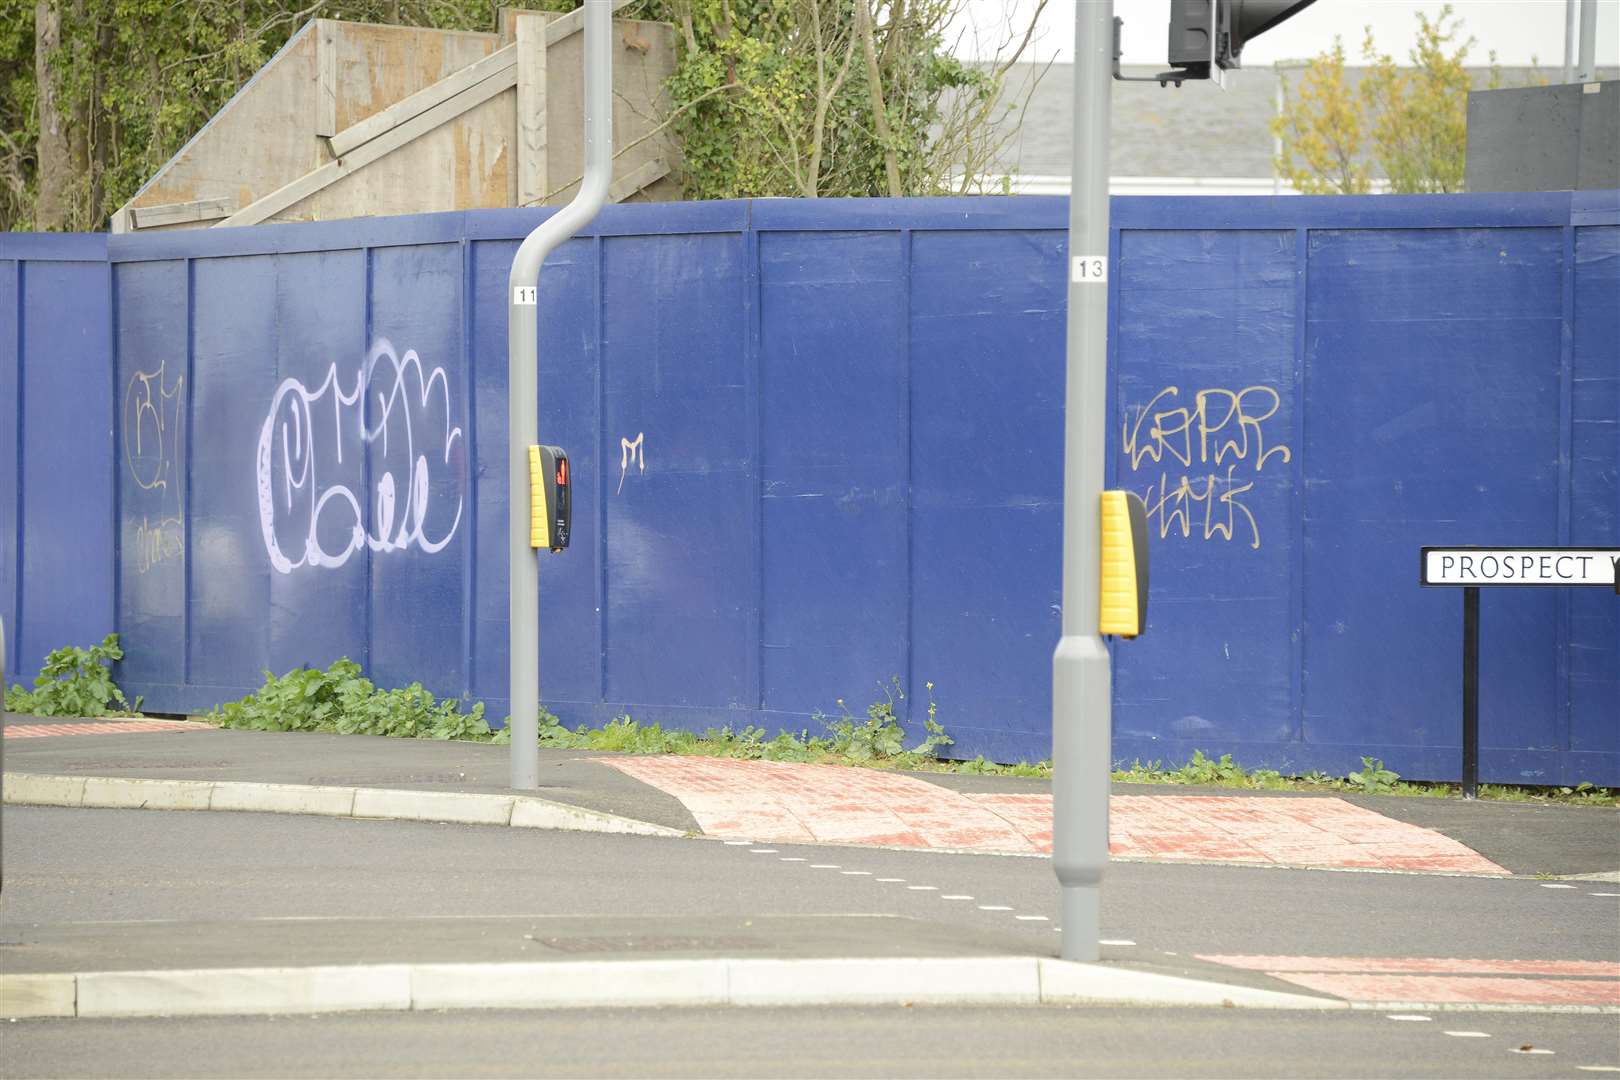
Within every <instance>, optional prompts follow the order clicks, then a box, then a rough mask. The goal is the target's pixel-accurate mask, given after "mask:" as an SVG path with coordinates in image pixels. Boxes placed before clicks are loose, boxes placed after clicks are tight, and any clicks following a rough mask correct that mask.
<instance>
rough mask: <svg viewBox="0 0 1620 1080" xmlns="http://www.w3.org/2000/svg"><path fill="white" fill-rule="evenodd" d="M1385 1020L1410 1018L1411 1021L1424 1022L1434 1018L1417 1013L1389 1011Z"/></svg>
mask: <svg viewBox="0 0 1620 1080" xmlns="http://www.w3.org/2000/svg"><path fill="white" fill-rule="evenodd" d="M1384 1019H1385V1020H1410V1021H1412V1022H1413V1023H1418V1024H1426V1023H1429V1022H1431V1021H1433V1020H1434V1017H1432V1016H1421V1015H1419V1014H1418V1013H1390V1014H1389V1015H1388V1016H1386V1017H1384Z"/></svg>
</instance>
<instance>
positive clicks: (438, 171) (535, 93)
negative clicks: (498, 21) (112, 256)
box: [113, 12, 679, 232]
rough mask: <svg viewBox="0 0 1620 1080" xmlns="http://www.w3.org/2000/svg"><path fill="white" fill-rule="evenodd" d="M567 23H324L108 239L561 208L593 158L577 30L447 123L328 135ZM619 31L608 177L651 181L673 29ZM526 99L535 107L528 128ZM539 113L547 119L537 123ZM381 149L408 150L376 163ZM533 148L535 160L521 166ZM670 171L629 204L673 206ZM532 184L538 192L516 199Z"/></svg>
mask: <svg viewBox="0 0 1620 1080" xmlns="http://www.w3.org/2000/svg"><path fill="white" fill-rule="evenodd" d="M562 18H563V17H562V16H558V15H556V14H554V13H547V12H523V13H516V12H513V13H508V14H507V17H506V18H503V20H502V30H501V32H500V33H489V34H485V33H461V32H453V31H445V30H431V29H421V28H415V27H403V26H377V25H372V24H365V23H348V22H338V21H334V20H328V19H317V20H314V21H312V22H310V23H309V24H308V25H306V26H305V27H304V28H303V29H302V30H300V31H299V32H298V33H297V34H295V35H294V36H293V37H292V39H291V40H289V41H288V43H287V45H286V46H285V47H284V48H283V49H282V50H281V51H280V52H279V53H278V54H277V55H276V56H275V57H274V58H273V59H271V60H270V62H269V63H267V64H266V65H265V66H264V68H262V69H261V70H260V71H259V73H258V74H257V75H255V76H254V78H253V79H252V80H251V81H250V82H249V83H248V84H247V85H246V86H245V87H243V88H242V90H241V91H240V92H239V93H238V94H237V95H236V96H235V97H234V98H232V99H231V100H230V101H229V102H228V103H226V105H225V107H224V108H223V109H221V110H220V111H219V112H218V113H217V114H216V115H215V116H214V117H213V119H212V120H210V121H209V122H208V124H207V125H206V126H205V127H204V128H203V129H202V130H201V131H200V132H198V133H197V135H196V136H195V137H194V138H193V139H192V140H191V141H190V142H189V143H187V145H186V146H185V147H184V148H182V149H181V151H180V152H179V153H178V154H176V155H175V156H174V158H173V159H171V160H170V161H169V162H168V163H167V164H166V165H164V166H163V168H162V169H160V170H159V171H158V173H157V175H156V176H154V177H153V178H152V179H151V181H149V182H148V184H147V185H146V186H145V187H144V188H142V189H141V191H140V192H139V193H137V194H136V196H135V197H134V198H133V199H131V200H130V201H129V203H128V204H126V205H125V206H124V207H123V208H121V209H120V210H119V212H118V214H117V215H116V216H115V217H114V221H113V231H115V232H128V231H135V230H139V231H143V232H144V231H153V230H162V229H186V228H199V227H208V226H211V225H216V224H220V223H225V224H239V223H241V224H250V223H251V224H256V223H258V222H259V221H330V220H336V219H341V218H350V217H364V216H382V215H397V214H407V213H424V212H434V211H447V210H469V209H495V208H502V207H511V206H518V205H546V204H552V205H555V204H559V203H562V202H566V201H567V199H568V198H569V197H570V196H571V194H572V191H573V189H574V187H575V186H576V185H577V180H578V177H579V175H580V172H581V167H582V161H583V157H582V154H583V145H582V140H583V131H582V117H583V106H582V71H581V62H582V52H583V42H584V36H583V34H581V33H578V32H575V33H572V34H569V35H568V36H565V37H562V38H561V39H560V40H558V41H556V42H554V43H553V44H551V45H550V47H549V48H545V49H543V55H541V56H539V58H538V60H536V59H535V53H534V52H533V51H529V52H528V53H527V54H526V55H525V56H524V57H523V62H522V63H519V64H517V65H515V67H516V70H515V71H512V70H509V71H507V72H506V73H505V76H504V88H503V89H500V90H499V92H497V93H494V94H493V96H489V97H488V98H487V100H483V101H482V102H481V103H477V104H474V105H473V106H472V107H471V108H469V109H467V110H466V111H462V112H460V113H459V114H458V115H454V116H453V117H451V118H449V119H446V120H444V121H443V122H442V123H436V124H429V123H426V122H425V121H417V122H415V123H416V125H417V126H418V127H426V128H427V130H424V131H420V132H419V133H408V132H402V131H400V129H397V128H396V129H395V130H394V132H393V133H389V134H382V135H379V136H377V139H376V140H375V141H372V142H370V143H369V144H367V145H362V146H360V147H358V148H356V149H354V150H352V151H350V152H349V154H348V156H347V157H345V155H344V154H342V153H337V152H334V143H333V141H332V137H333V136H337V137H338V139H339V140H340V141H339V143H338V144H337V148H338V149H339V150H341V149H342V145H343V144H342V142H341V140H342V139H343V137H344V136H343V133H344V132H346V131H350V132H352V130H353V129H354V125H356V124H359V123H361V122H362V121H365V120H367V119H368V118H371V117H374V116H376V115H377V114H379V113H382V112H383V111H384V110H386V109H388V108H389V107H390V106H395V105H397V104H398V103H400V102H403V101H405V100H406V99H408V98H410V97H411V95H413V94H417V93H419V92H422V91H427V90H429V88H431V87H433V86H435V84H439V85H444V84H442V83H441V80H446V79H452V78H453V77H455V76H456V75H457V73H459V72H464V71H465V70H466V69H467V68H468V67H469V66H470V65H472V64H474V63H475V62H477V61H480V60H484V59H485V58H487V57H489V56H491V55H492V54H494V53H495V52H496V51H497V50H499V49H501V48H503V47H504V46H508V45H513V44H514V43H515V42H517V38H518V26H519V25H520V24H524V25H530V26H534V27H536V29H535V30H534V31H533V32H532V34H531V35H530V38H529V40H531V41H532V40H538V39H539V38H541V37H542V36H543V34H544V30H543V28H544V27H545V26H546V25H547V24H549V23H552V22H554V21H558V20H561V19H562ZM570 25H571V24H570ZM615 35H616V37H617V39H618V46H619V47H618V48H617V49H616V51H615V53H614V89H615V95H616V100H615V106H614V144H615V148H616V149H617V150H619V151H620V153H619V154H618V156H617V157H616V159H615V170H614V175H615V178H616V180H620V181H623V180H624V179H625V178H627V177H636V176H640V177H647V176H650V174H649V173H648V172H647V171H646V170H647V169H649V168H651V164H650V163H653V162H655V161H657V162H662V163H663V164H664V165H665V166H672V165H673V163H674V158H673V151H672V148H671V147H672V144H671V143H670V141H669V140H668V139H666V138H665V137H664V136H663V135H662V134H659V135H655V136H653V137H651V138H648V139H646V140H645V141H640V140H642V137H643V136H646V135H647V134H648V133H649V132H650V131H652V130H653V129H654V128H655V127H656V126H657V124H658V123H659V122H660V121H661V120H662V118H663V117H664V116H665V115H667V112H668V107H667V104H666V95H665V94H664V91H663V83H664V81H665V80H666V79H667V78H668V77H669V75H670V74H671V73H672V72H673V71H674V66H675V52H674V49H675V45H674V35H673V31H672V29H671V28H670V27H669V26H667V25H665V24H662V23H651V22H641V21H636V20H617V21H616V22H615ZM527 47H528V46H527V45H525V48H527ZM485 85H486V86H492V85H494V84H493V83H486V84H485ZM520 97H521V98H522V100H523V102H524V107H525V109H526V110H529V111H526V112H525V113H523V114H522V115H523V117H524V123H523V124H522V125H520V124H519V117H520V112H519V100H520ZM535 110H538V112H539V113H541V114H543V116H542V117H540V118H536V117H535V116H532V115H530V113H531V112H533V111H535ZM441 111H443V110H442V109H441ZM406 136H408V137H406ZM383 140H391V141H392V142H398V143H399V145H398V146H397V147H396V148H393V149H388V150H387V151H386V152H385V153H384V154H383V156H381V157H379V158H377V159H376V160H374V161H370V162H369V163H368V162H366V161H365V160H364V159H365V158H366V157H368V156H370V155H371V154H372V153H373V152H374V151H375V150H376V149H377V148H378V147H379V146H382V145H383ZM537 142H538V145H537ZM633 143H634V144H636V145H632V144H633ZM525 146H526V147H527V151H526V152H527V154H528V157H527V159H526V160H520V159H522V158H523V155H524V153H525V149H524V148H525ZM351 163H353V164H352V167H351ZM323 168H324V170H325V171H326V172H328V173H331V174H332V175H331V176H330V178H329V179H328V180H327V182H325V183H324V185H320V186H318V189H317V190H313V191H311V192H310V193H308V194H306V195H301V196H300V197H298V198H296V199H292V200H291V201H289V203H288V205H285V206H284V207H278V208H276V209H275V210H274V211H273V212H271V213H268V214H255V213H252V212H251V211H248V213H249V214H250V215H251V220H241V221H238V220H230V216H231V215H233V214H240V213H242V212H244V208H249V207H251V206H252V205H253V204H254V203H255V201H256V200H261V199H264V198H265V197H266V196H270V195H271V194H272V193H274V192H276V191H278V190H279V189H283V188H284V187H285V186H286V185H290V184H294V183H297V182H299V181H300V179H301V178H305V177H307V176H309V174H311V173H312V172H313V171H314V170H322V169H323ZM638 170H641V171H640V172H638ZM654 171H655V172H658V171H659V170H656V169H654ZM666 174H667V168H666V169H664V170H662V171H661V172H660V173H659V176H658V177H656V178H653V179H649V180H648V181H647V183H646V184H645V185H644V186H643V185H641V184H636V185H635V186H634V187H633V188H631V189H629V190H627V191H625V192H623V193H622V194H623V195H624V197H625V198H626V199H629V200H637V201H639V200H649V199H650V200H663V199H670V198H676V197H678V195H679V191H678V189H677V188H676V187H675V185H674V183H673V181H672V180H670V179H668V178H667V175H666ZM524 182H527V187H528V188H529V189H531V190H528V191H520V186H521V185H522V184H524ZM310 186H311V187H316V186H317V185H314V184H312V185H310Z"/></svg>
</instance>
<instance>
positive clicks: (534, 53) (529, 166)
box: [514, 14, 548, 206]
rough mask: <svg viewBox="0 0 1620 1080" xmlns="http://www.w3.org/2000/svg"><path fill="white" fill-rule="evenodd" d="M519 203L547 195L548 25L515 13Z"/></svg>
mask: <svg viewBox="0 0 1620 1080" xmlns="http://www.w3.org/2000/svg"><path fill="white" fill-rule="evenodd" d="M514 21H515V22H516V24H517V26H516V30H517V51H518V52H517V205H519V206H538V205H539V204H540V203H541V202H542V201H544V200H545V197H546V171H547V165H548V162H547V152H546V151H547V148H546V29H547V28H546V26H545V25H544V21H543V20H542V19H540V18H538V17H536V16H534V15H522V14H519V15H516V16H515V18H514Z"/></svg>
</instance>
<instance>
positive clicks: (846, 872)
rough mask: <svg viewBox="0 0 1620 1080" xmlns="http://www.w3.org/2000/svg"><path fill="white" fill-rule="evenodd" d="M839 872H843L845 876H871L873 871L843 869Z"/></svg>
mask: <svg viewBox="0 0 1620 1080" xmlns="http://www.w3.org/2000/svg"><path fill="white" fill-rule="evenodd" d="M839 873H841V874H843V875H844V876H845V877H871V876H872V871H870V870H841V871H839Z"/></svg>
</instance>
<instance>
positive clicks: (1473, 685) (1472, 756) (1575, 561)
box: [1418, 547, 1620, 799]
mask: <svg viewBox="0 0 1620 1080" xmlns="http://www.w3.org/2000/svg"><path fill="white" fill-rule="evenodd" d="M1418 573H1419V578H1418V583H1419V584H1420V585H1422V586H1424V587H1425V588H1429V587H1434V586H1446V585H1449V586H1452V587H1456V588H1461V589H1462V591H1463V655H1462V712H1463V714H1462V789H1463V798H1465V799H1472V798H1475V797H1476V796H1477V795H1478V793H1479V590H1480V589H1482V588H1494V587H1496V586H1498V585H1512V586H1517V587H1519V588H1523V587H1525V586H1531V587H1534V586H1553V587H1559V588H1571V587H1575V586H1581V585H1599V586H1607V587H1609V588H1612V589H1613V590H1614V591H1615V594H1616V595H1620V548H1565V547H1558V548H1532V547H1510V548H1486V547H1458V548H1443V547H1426V548H1423V549H1422V550H1421V560H1420V569H1419V571H1418Z"/></svg>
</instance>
